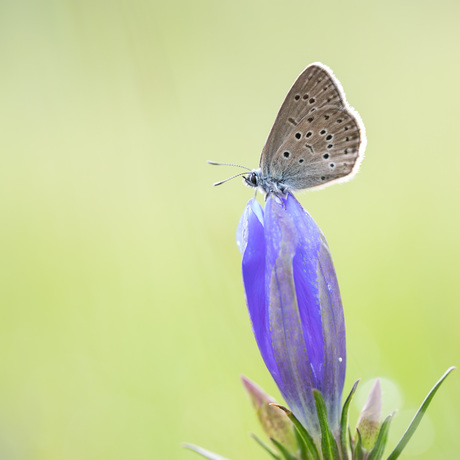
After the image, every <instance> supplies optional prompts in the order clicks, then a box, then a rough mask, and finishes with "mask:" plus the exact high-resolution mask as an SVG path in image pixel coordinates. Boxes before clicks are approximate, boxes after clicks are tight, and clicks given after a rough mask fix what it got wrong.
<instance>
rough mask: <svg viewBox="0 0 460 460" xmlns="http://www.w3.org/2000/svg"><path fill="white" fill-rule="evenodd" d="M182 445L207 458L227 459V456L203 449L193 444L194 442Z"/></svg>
mask: <svg viewBox="0 0 460 460" xmlns="http://www.w3.org/2000/svg"><path fill="white" fill-rule="evenodd" d="M182 447H185V448H186V449H189V450H193V452H196V453H197V454H200V455H201V456H202V457H204V458H207V459H208V460H228V458H225V457H222V456H220V455H217V454H215V453H214V452H211V451H209V450H206V449H203V448H202V447H198V446H195V444H189V443H184V444H182Z"/></svg>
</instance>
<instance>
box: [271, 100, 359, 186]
mask: <svg viewBox="0 0 460 460" xmlns="http://www.w3.org/2000/svg"><path fill="white" fill-rule="evenodd" d="M365 144H366V137H365V132H364V126H363V124H362V122H361V119H360V117H359V115H358V114H357V113H356V112H355V111H354V110H353V109H352V108H351V107H341V108H338V107H334V106H325V107H322V108H318V109H317V110H315V111H313V112H312V113H309V114H308V115H307V116H305V117H304V118H303V119H302V120H300V121H299V123H298V124H297V125H296V126H295V127H294V128H293V129H292V130H291V131H290V132H289V134H288V135H287V137H286V138H285V139H284V141H283V142H282V144H281V145H280V146H279V148H278V150H277V151H276V152H275V154H274V155H273V156H272V159H271V163H270V177H271V178H272V180H274V181H275V182H278V181H279V182H282V183H283V184H285V185H286V186H288V187H289V188H290V189H291V190H301V189H305V188H312V187H320V186H324V185H328V184H330V183H334V182H339V181H345V180H348V179H350V178H351V177H352V176H353V174H354V173H355V172H356V171H357V169H358V166H359V163H360V161H361V159H362V155H363V153H364V149H365Z"/></svg>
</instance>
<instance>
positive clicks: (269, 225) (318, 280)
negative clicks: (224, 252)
mask: <svg viewBox="0 0 460 460" xmlns="http://www.w3.org/2000/svg"><path fill="white" fill-rule="evenodd" d="M237 243H238V246H239V249H240V251H241V253H242V255H243V262H242V265H243V280H244V287H245V291H246V302H247V305H248V309H249V314H250V317H251V322H252V327H253V330H254V335H255V338H256V341H257V345H258V346H259V350H260V352H261V354H262V358H263V360H264V362H265V365H266V366H267V368H268V370H269V371H270V373H271V375H272V377H273V378H274V380H275V382H276V384H277V385H278V388H279V389H280V391H281V394H282V395H283V397H284V399H285V401H286V403H287V404H288V405H289V408H290V409H291V410H292V412H293V413H294V415H295V416H296V417H297V418H298V419H299V420H300V421H301V423H302V424H303V425H304V426H305V428H307V430H308V431H309V432H310V434H311V435H312V436H313V437H317V436H319V433H320V430H319V424H318V419H317V415H316V406H315V400H314V395H313V392H312V390H313V389H317V390H319V391H320V392H321V394H322V396H323V398H324V401H325V404H326V408H327V413H328V419H329V424H330V428H331V429H332V430H333V431H336V430H338V428H339V419H340V413H341V399H342V390H343V384H344V379H345V367H346V350H345V321H344V317H343V309H342V302H341V299H340V292H339V287H338V284H337V278H336V275H335V270H334V266H333V264H332V259H331V254H330V252H329V247H328V245H327V242H326V239H325V238H324V235H323V234H322V232H321V230H320V229H319V228H318V226H317V225H316V223H315V222H314V220H313V219H312V218H311V217H310V215H309V214H308V213H307V212H306V211H305V210H304V209H303V208H302V206H301V205H300V204H299V202H298V201H297V200H296V199H295V198H294V197H293V196H292V195H290V194H289V195H287V197H285V198H277V197H274V196H269V197H268V199H267V202H266V206H265V213H264V210H263V209H262V207H261V206H260V204H259V203H258V202H257V201H255V200H250V201H249V202H248V204H247V206H246V209H245V211H244V213H243V216H242V217H241V220H240V223H239V225H238V231H237Z"/></svg>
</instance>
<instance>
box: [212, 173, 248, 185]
mask: <svg viewBox="0 0 460 460" xmlns="http://www.w3.org/2000/svg"><path fill="white" fill-rule="evenodd" d="M243 174H246V173H245V172H242V173H239V174H235V175H234V176H232V177H229V178H228V179H224V180H221V181H220V182H215V183H214V184H212V185H214V187H216V186H217V185H221V184H224V183H225V182H228V181H229V180H232V179H235V177H238V176H242V175H243Z"/></svg>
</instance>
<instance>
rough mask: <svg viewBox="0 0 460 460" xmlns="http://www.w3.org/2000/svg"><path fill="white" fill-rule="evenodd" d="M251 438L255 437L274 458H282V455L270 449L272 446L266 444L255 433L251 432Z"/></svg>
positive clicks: (278, 459) (279, 459) (280, 459)
mask: <svg viewBox="0 0 460 460" xmlns="http://www.w3.org/2000/svg"><path fill="white" fill-rule="evenodd" d="M251 438H253V439H254V440H255V441H256V442H257V444H259V446H261V447H262V449H264V450H265V451H266V452H268V454H269V455H271V457H272V458H274V459H275V460H282V458H281V457H279V456H278V455H276V454H275V452H273V451H272V450H271V449H270V447H268V446H267V444H265V443H264V442H263V441H261V440H260V439H259V438H258V437H257V436H256V435H255V434H254V433H251Z"/></svg>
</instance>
